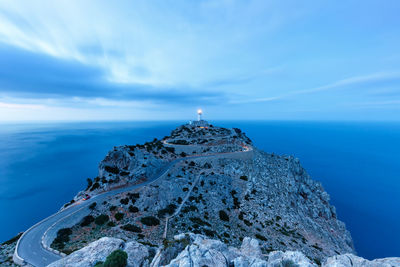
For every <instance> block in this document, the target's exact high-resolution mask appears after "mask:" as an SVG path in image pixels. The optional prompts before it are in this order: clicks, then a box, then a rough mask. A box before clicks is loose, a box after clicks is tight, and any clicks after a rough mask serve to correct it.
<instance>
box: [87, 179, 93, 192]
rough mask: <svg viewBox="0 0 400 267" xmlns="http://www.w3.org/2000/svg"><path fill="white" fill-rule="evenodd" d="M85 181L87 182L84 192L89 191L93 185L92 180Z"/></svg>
mask: <svg viewBox="0 0 400 267" xmlns="http://www.w3.org/2000/svg"><path fill="white" fill-rule="evenodd" d="M86 181H87V184H88V185H87V187H86V190H89V188H90V187H91V186H92V185H93V182H92V179H90V178H87V179H86Z"/></svg>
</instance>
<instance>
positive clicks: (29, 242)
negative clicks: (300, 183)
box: [15, 147, 252, 267]
mask: <svg viewBox="0 0 400 267" xmlns="http://www.w3.org/2000/svg"><path fill="white" fill-rule="evenodd" d="M250 150H252V149H250V148H248V147H245V151H238V152H225V153H215V154H208V155H201V156H200V155H198V156H189V157H184V158H179V159H175V160H173V161H171V162H170V163H168V164H167V165H166V166H164V168H163V169H162V170H161V171H160V172H159V173H158V174H157V175H155V176H154V177H153V178H151V179H150V180H147V181H145V182H143V183H141V184H138V185H132V186H129V187H124V188H119V189H115V190H111V191H108V192H105V193H102V194H99V195H96V196H93V197H92V198H90V199H89V200H87V201H83V202H80V203H77V204H74V205H72V206H70V207H67V208H66V209H64V210H62V211H59V212H57V213H55V214H53V215H51V216H50V217H48V218H46V219H44V220H43V221H41V222H39V223H37V224H36V225H34V226H32V227H31V228H30V229H28V230H27V231H26V232H25V233H24V234H23V235H22V236H21V238H20V239H19V241H18V244H17V246H16V248H15V249H16V253H17V255H18V256H19V257H20V258H22V259H23V260H24V261H25V262H26V263H28V264H30V265H33V266H35V267H43V266H47V265H48V264H50V263H52V262H54V261H56V260H58V259H61V256H60V255H58V254H55V253H53V252H51V251H49V250H47V249H45V248H44V247H43V246H42V243H41V240H42V237H43V235H44V234H45V232H46V231H47V229H49V228H50V227H51V226H52V225H53V224H55V223H57V222H58V221H61V220H62V219H64V218H67V217H68V216H70V215H72V214H73V213H75V212H77V211H79V210H81V209H84V208H88V206H89V205H90V204H91V203H93V202H99V203H101V202H102V201H104V200H105V199H106V198H107V197H109V196H112V195H116V194H119V193H122V192H127V191H131V190H134V189H137V188H140V187H142V186H145V185H148V184H150V183H153V182H154V181H156V180H158V179H159V178H161V177H162V176H163V175H164V174H166V173H167V172H168V171H169V169H170V168H171V167H172V166H173V165H175V164H176V163H178V162H180V161H182V160H189V159H193V158H206V157H213V156H216V155H220V154H235V153H243V152H248V151H250Z"/></svg>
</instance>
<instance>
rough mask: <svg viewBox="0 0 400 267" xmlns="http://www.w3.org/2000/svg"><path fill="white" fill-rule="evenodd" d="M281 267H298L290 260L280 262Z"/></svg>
mask: <svg viewBox="0 0 400 267" xmlns="http://www.w3.org/2000/svg"><path fill="white" fill-rule="evenodd" d="M281 265H282V267H299V265H298V264H296V263H294V262H293V261H292V260H289V259H288V260H283V261H282V262H281Z"/></svg>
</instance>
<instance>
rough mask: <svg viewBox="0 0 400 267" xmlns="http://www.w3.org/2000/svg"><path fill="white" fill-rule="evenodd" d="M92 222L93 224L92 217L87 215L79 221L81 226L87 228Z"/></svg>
mask: <svg viewBox="0 0 400 267" xmlns="http://www.w3.org/2000/svg"><path fill="white" fill-rule="evenodd" d="M92 222H94V218H93V216H92V215H88V216H85V217H83V219H82V221H81V226H82V227H84V226H88V225H89V224H91V223H92Z"/></svg>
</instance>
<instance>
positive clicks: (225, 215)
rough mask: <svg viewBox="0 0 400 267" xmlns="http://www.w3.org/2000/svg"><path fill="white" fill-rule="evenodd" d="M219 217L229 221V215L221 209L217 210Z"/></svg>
mask: <svg viewBox="0 0 400 267" xmlns="http://www.w3.org/2000/svg"><path fill="white" fill-rule="evenodd" d="M219 218H220V219H221V220H222V221H225V222H229V216H228V214H226V212H225V211H223V210H220V211H219Z"/></svg>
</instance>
